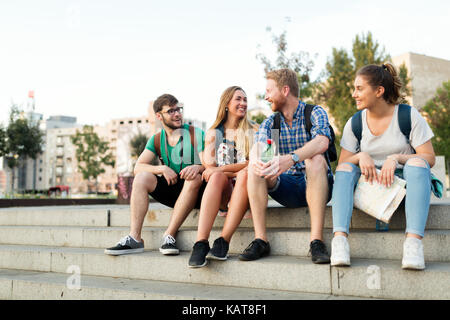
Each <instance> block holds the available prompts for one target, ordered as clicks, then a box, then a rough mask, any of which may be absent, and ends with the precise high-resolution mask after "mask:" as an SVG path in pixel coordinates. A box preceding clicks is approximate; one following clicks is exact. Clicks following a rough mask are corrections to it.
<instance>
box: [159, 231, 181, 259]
mask: <svg viewBox="0 0 450 320" xmlns="http://www.w3.org/2000/svg"><path fill="white" fill-rule="evenodd" d="M175 243H176V240H175V238H174V237H172V236H171V235H170V234H168V235H165V236H164V238H163V241H162V245H161V247H160V248H159V252H161V253H162V254H165V255H177V254H179V253H180V250H178V248H177V246H176V245H175Z"/></svg>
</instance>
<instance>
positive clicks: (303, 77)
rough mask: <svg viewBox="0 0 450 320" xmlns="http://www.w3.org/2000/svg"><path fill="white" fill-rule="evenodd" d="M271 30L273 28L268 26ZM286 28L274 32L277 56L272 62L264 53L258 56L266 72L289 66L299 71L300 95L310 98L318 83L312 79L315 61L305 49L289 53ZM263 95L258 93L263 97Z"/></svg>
mask: <svg viewBox="0 0 450 320" xmlns="http://www.w3.org/2000/svg"><path fill="white" fill-rule="evenodd" d="M267 31H268V32H271V28H270V27H269V28H267ZM286 34H287V32H286V30H285V31H283V32H282V33H281V34H280V35H275V34H273V33H272V42H273V44H274V45H275V51H276V54H277V57H276V59H275V61H274V62H272V61H271V60H270V59H269V58H268V57H267V56H266V55H265V54H264V53H261V52H259V53H258V54H257V55H256V58H257V59H258V60H259V61H260V62H261V63H262V64H263V65H264V72H266V73H267V72H268V71H271V70H276V69H283V68H289V69H291V70H294V71H295V72H296V73H297V77H298V83H299V88H300V97H302V99H306V98H310V97H311V96H312V93H313V89H314V86H315V85H316V84H317V83H316V82H314V81H311V72H312V70H313V68H314V61H313V60H312V59H311V58H310V56H309V53H307V52H304V51H298V52H292V53H291V54H290V55H289V54H288V50H287V49H288V44H287V40H286ZM262 96H263V95H257V98H258V99H261V97H262Z"/></svg>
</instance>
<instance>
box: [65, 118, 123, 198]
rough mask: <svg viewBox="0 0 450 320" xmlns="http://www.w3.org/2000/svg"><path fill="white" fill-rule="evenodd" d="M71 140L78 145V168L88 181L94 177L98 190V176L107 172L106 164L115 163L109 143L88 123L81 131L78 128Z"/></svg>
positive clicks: (112, 164) (111, 164)
mask: <svg viewBox="0 0 450 320" xmlns="http://www.w3.org/2000/svg"><path fill="white" fill-rule="evenodd" d="M71 140H72V143H73V144H74V145H75V147H76V157H77V161H78V169H79V170H80V171H81V173H82V175H83V179H85V180H88V181H89V180H90V179H91V178H92V179H94V180H95V190H96V191H97V185H98V181H97V177H98V176H99V175H100V174H102V173H105V169H104V167H105V166H112V167H114V165H115V161H114V157H113V154H112V153H111V152H110V151H109V143H108V142H107V141H104V140H102V139H100V137H99V136H98V135H97V133H95V132H94V127H93V126H88V125H85V126H83V130H82V131H81V132H80V131H78V130H77V131H76V134H75V135H73V136H72V137H71Z"/></svg>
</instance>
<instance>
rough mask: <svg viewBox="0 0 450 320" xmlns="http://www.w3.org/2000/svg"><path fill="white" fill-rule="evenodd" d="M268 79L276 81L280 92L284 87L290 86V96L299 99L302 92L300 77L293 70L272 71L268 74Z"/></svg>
mask: <svg viewBox="0 0 450 320" xmlns="http://www.w3.org/2000/svg"><path fill="white" fill-rule="evenodd" d="M266 79H267V80H269V79H271V80H273V81H275V82H276V84H277V87H278V89H280V90H281V89H282V88H283V87H284V86H288V87H289V92H290V94H292V95H293V96H294V97H296V98H298V96H299V93H300V92H299V88H298V77H297V73H295V71H293V70H291V69H279V70H272V71H269V72H267V74H266Z"/></svg>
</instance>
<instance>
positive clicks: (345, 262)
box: [330, 236, 350, 266]
mask: <svg viewBox="0 0 450 320" xmlns="http://www.w3.org/2000/svg"><path fill="white" fill-rule="evenodd" d="M330 260H331V265H332V266H349V265H350V246H349V244H348V240H347V237H344V236H335V237H334V238H333V240H332V241H331V258H330Z"/></svg>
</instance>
